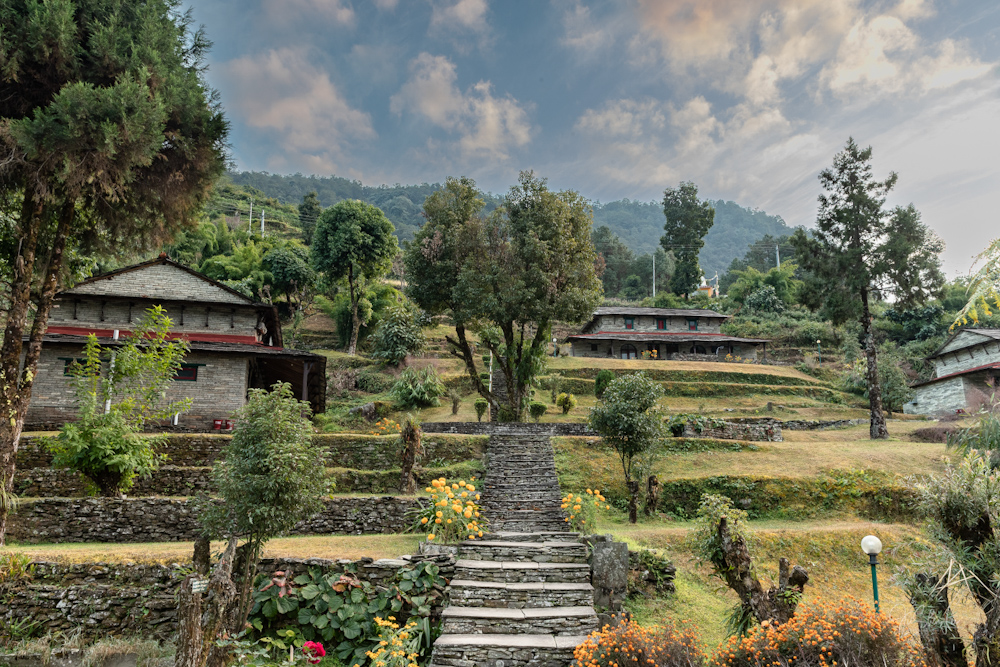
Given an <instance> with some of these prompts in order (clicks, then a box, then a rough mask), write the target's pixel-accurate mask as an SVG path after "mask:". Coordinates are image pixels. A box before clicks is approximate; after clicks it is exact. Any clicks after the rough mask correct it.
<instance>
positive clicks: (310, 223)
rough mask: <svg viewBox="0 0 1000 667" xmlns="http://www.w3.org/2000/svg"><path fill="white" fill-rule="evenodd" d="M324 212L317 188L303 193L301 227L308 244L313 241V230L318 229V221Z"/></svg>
mask: <svg viewBox="0 0 1000 667" xmlns="http://www.w3.org/2000/svg"><path fill="white" fill-rule="evenodd" d="M322 212H323V206H322V205H321V204H320V203H319V195H317V194H316V191H315V190H313V191H312V192H310V193H309V194H306V195H303V197H302V203H301V204H299V227H301V228H302V238H303V240H304V241H305V244H306V245H309V244H310V243H312V236H313V230H315V229H316V222H317V221H318V220H319V216H320V214H321V213H322Z"/></svg>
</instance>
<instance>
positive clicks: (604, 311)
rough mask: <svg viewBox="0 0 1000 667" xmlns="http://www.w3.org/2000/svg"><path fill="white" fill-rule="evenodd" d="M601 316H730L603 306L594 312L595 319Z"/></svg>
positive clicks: (712, 312)
mask: <svg viewBox="0 0 1000 667" xmlns="http://www.w3.org/2000/svg"><path fill="white" fill-rule="evenodd" d="M600 315H648V316H650V317H706V318H709V319H720V320H725V319H729V315H723V314H722V313H717V312H715V311H714V310H701V309H699V308H642V307H634V308H633V307H631V306H601V307H600V308H598V309H597V310H595V311H594V317H598V316H600Z"/></svg>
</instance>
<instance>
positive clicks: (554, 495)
mask: <svg viewBox="0 0 1000 667" xmlns="http://www.w3.org/2000/svg"><path fill="white" fill-rule="evenodd" d="M513 493H516V494H517V495H516V496H514V495H509V494H500V493H498V492H496V491H494V490H492V489H491V490H489V491H487V492H486V493H484V494H483V498H482V499H480V502H482V500H483V499H490V500H493V501H503V500H510V501H514V500H551V501H555V502H562V497H561V496H560V495H559V493H558V492H556V491H553V490H552V489H539V488H531V487H527V488H525V489H524V490H523V491H515V492H513Z"/></svg>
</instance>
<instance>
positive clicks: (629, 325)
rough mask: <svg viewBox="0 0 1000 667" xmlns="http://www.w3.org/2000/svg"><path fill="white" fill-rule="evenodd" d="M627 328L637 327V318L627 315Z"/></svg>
mask: <svg viewBox="0 0 1000 667" xmlns="http://www.w3.org/2000/svg"><path fill="white" fill-rule="evenodd" d="M625 328H626V329H634V328H635V320H634V319H633V318H631V317H626V318H625Z"/></svg>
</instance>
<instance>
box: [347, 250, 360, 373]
mask: <svg viewBox="0 0 1000 667" xmlns="http://www.w3.org/2000/svg"><path fill="white" fill-rule="evenodd" d="M347 285H348V287H349V288H350V290H351V340H350V341H348V343H347V354H357V352H358V332H360V331H361V319H360V318H359V317H358V301H360V300H361V297H360V296H359V295H358V294H357V289H356V288H355V285H354V268H353V267H351V268H350V269H348V271H347Z"/></svg>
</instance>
